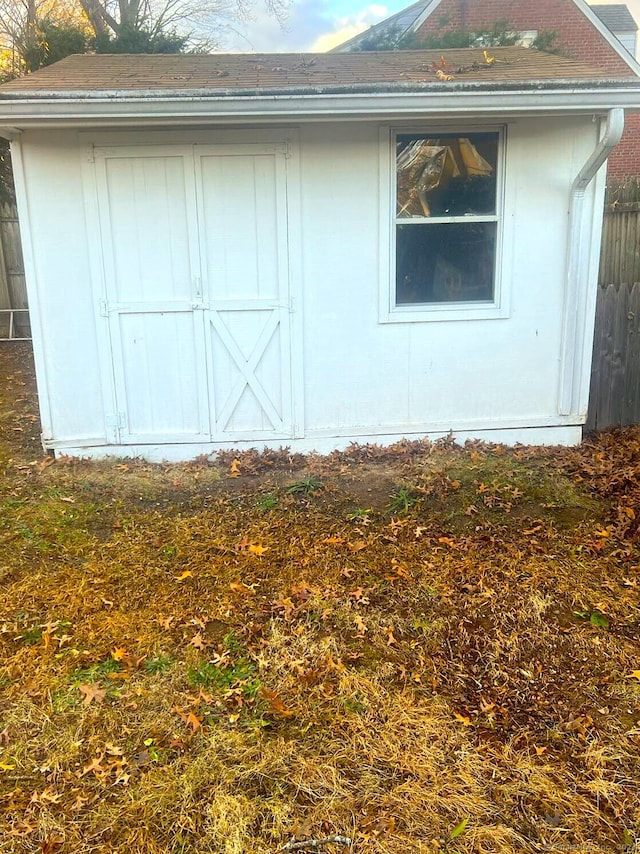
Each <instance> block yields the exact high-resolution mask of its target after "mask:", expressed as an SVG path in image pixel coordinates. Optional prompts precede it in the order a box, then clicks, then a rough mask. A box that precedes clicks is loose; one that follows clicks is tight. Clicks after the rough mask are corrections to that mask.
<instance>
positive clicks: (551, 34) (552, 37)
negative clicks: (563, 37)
mask: <svg viewBox="0 0 640 854" xmlns="http://www.w3.org/2000/svg"><path fill="white" fill-rule="evenodd" d="M557 40H558V33H557V32H556V31H555V30H540V32H539V33H538V35H537V36H536V37H535V39H534V40H533V42H532V43H531V47H535V48H536V50H543V51H545V52H546V53H560V48H559V47H558V46H557V45H556V42H557Z"/></svg>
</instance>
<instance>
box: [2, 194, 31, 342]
mask: <svg viewBox="0 0 640 854" xmlns="http://www.w3.org/2000/svg"><path fill="white" fill-rule="evenodd" d="M27 309H28V305H27V288H26V285H25V279H24V264H23V262H22V245H21V243H20V228H19V226H18V212H17V210H16V208H15V205H10V204H6V203H5V204H2V205H0V340H3V339H7V338H30V337H31V327H30V324H29V312H28V310H27Z"/></svg>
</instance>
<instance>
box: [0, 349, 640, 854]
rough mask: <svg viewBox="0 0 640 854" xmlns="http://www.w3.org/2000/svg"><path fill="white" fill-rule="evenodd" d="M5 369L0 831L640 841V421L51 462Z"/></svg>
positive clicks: (175, 847) (183, 844)
mask: <svg viewBox="0 0 640 854" xmlns="http://www.w3.org/2000/svg"><path fill="white" fill-rule="evenodd" d="M0 375H1V376H2V382H0V425H1V427H2V429H1V430H0V505H1V506H0V510H1V512H0V549H1V556H2V560H1V561H0V582H1V583H2V590H3V596H2V599H1V600H0V813H1V814H2V819H1V822H2V827H3V832H2V834H0V852H2V853H3V854H5V852H7V854H9V852H10V854H14V852H15V854H17V853H18V852H20V854H22V852H48V854H52V852H53V853H54V854H67V852H69V854H70V853H71V852H73V853H74V854H76V852H77V854H89V852H114V854H118V852H127V854H160V852H163V854H166V852H170V854H177V852H184V854H188V852H194V854H195V852H198V854H200V852H212V854H245V852H246V854H249V852H251V854H254V852H259V854H262V852H265V853H266V854H269V852H273V854H275V852H277V851H279V850H281V849H282V847H283V845H284V844H285V843H287V842H289V841H291V840H297V841H309V840H313V839H321V838H327V837H331V836H342V837H345V836H346V837H349V838H350V839H352V840H353V845H352V846H350V847H349V848H346V847H341V846H339V845H337V844H336V845H326V846H324V851H325V852H326V854H328V852H333V854H337V852H341V851H350V852H353V854H406V852H411V854H442V852H448V854H456V852H457V854H472V852H473V853H474V854H475V852H478V854H480V852H482V853H483V854H484V852H486V854H516V852H517V854H520V852H536V851H560V850H562V851H574V852H579V851H589V852H593V854H598V852H618V854H619V853H620V852H628V854H631V852H632V851H633V850H634V846H636V840H637V839H638V837H640V794H639V792H638V787H637V767H638V758H639V757H638V753H639V750H640V679H639V678H638V672H640V658H639V653H638V648H639V647H638V635H639V633H640V632H639V627H640V593H639V591H640V551H639V548H638V527H637V524H638V519H640V516H638V514H640V431H638V430H628V431H626V432H624V433H619V434H609V435H602V436H600V437H596V438H594V439H591V440H589V441H587V442H585V443H584V444H583V446H582V447H580V448H577V449H540V448H517V449H514V450H509V449H506V448H502V447H499V446H484V445H481V444H478V443H472V444H468V445H466V446H465V447H464V448H458V447H455V446H454V445H453V443H451V442H450V441H444V442H441V443H439V444H437V445H429V444H428V443H406V442H405V443H400V444H398V445H397V446H395V447H394V448H391V449H381V448H375V447H371V446H367V447H359V446H353V447H352V448H350V449H349V450H348V451H347V452H344V453H341V454H333V455H330V456H329V457H309V458H301V457H299V456H296V455H292V454H290V453H289V452H288V451H282V452H265V453H262V454H261V453H257V452H248V453H242V454H238V453H233V454H232V453H229V454H226V455H225V454H221V455H220V458H219V460H218V461H217V462H215V463H210V462H207V461H205V460H196V461H194V462H193V463H190V464H184V465H149V464H146V463H144V462H142V461H139V460H137V461H125V462H118V461H112V462H104V463H91V464H90V463H86V462H82V461H79V460H69V461H66V462H64V461H58V462H55V463H53V464H51V461H50V460H49V459H47V458H43V457H42V454H41V451H40V449H39V446H38V438H37V432H38V424H37V420H36V411H35V405H34V393H33V381H32V377H31V373H30V369H29V353H28V350H27V349H26V348H25V347H24V346H23V345H18V346H17V347H16V346H15V345H11V347H6V348H4V349H0ZM293 486H295V487H296V488H295V489H292V488H291V487H293ZM634 673H635V675H634ZM320 850H323V849H322V848H321V849H320Z"/></svg>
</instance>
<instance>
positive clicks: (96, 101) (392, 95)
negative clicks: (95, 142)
mask: <svg viewBox="0 0 640 854" xmlns="http://www.w3.org/2000/svg"><path fill="white" fill-rule="evenodd" d="M614 107H623V108H625V109H631V110H640V82H639V81H638V80H634V79H633V78H630V79H629V80H628V81H627V80H623V81H616V83H615V85H613V84H612V82H611V81H602V82H597V81H592V80H589V81H581V82H580V83H576V82H575V81H560V80H553V81H548V80H547V81H528V82H527V85H526V86H524V87H523V86H522V85H519V84H513V85H505V84H504V83H496V84H495V85H493V86H487V84H486V83H482V84H476V85H474V84H472V83H466V84H462V83H458V84H456V83H449V84H446V85H443V86H441V87H439V86H434V85H433V84H428V85H426V86H425V87H424V88H422V89H420V88H417V87H416V84H415V83H414V84H388V85H384V86H380V85H379V84H377V85H376V86H375V87H371V91H367V90H366V89H363V87H362V86H358V87H357V89H356V88H355V87H353V88H351V87H340V88H338V87H334V88H332V89H331V90H330V91H327V89H323V88H318V89H313V90H310V89H309V88H308V87H305V89H303V90H300V91H295V90H291V89H287V90H286V91H277V90H273V91H269V92H267V91H264V90H260V91H256V90H246V91H244V90H232V91H228V92H227V91H220V90H216V91H215V92H211V91H206V92H203V91H193V90H191V91H177V90H175V89H172V90H170V91H158V90H154V91H148V92H145V91H140V90H136V91H135V93H134V92H131V91H130V90H129V91H111V92H108V91H107V92H105V91H101V92H92V93H88V92H64V93H47V92H42V93H40V92H39V93H37V94H34V93H27V92H25V93H24V94H23V93H20V94H17V93H12V94H11V95H10V96H5V97H0V125H3V126H5V127H6V126H10V127H11V128H14V129H19V130H26V129H27V128H37V127H65V126H67V127H70V126H74V127H82V126H85V127H86V126H95V125H105V124H106V125H114V124H118V125H130V124H136V125H140V124H150V123H151V124H158V123H161V122H164V123H171V124H173V123H182V124H185V123H188V124H195V123H202V122H208V121H216V122H225V121H244V120H247V121H256V120H271V121H278V120H286V121H291V119H295V120H307V121H311V120H318V121H320V120H331V119H334V120H335V119H342V120H348V119H351V118H353V119H371V120H375V119H380V118H395V117H412V116H434V117H438V116H442V117H447V116H456V115H464V116H465V117H470V116H476V117H481V116H491V117H499V116H505V117H506V116H512V115H517V114H534V115H535V114H537V115H549V114H556V115H558V114H564V115H579V114H590V113H604V112H606V111H607V110H610V109H613V108H614Z"/></svg>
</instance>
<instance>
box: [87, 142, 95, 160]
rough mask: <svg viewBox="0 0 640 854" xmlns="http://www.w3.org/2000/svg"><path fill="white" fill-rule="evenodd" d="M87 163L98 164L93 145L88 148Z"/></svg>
mask: <svg viewBox="0 0 640 854" xmlns="http://www.w3.org/2000/svg"><path fill="white" fill-rule="evenodd" d="M86 151H87V163H95V162H96V150H95V147H94V146H93V144H91V145H88V146H87V149H86Z"/></svg>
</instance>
